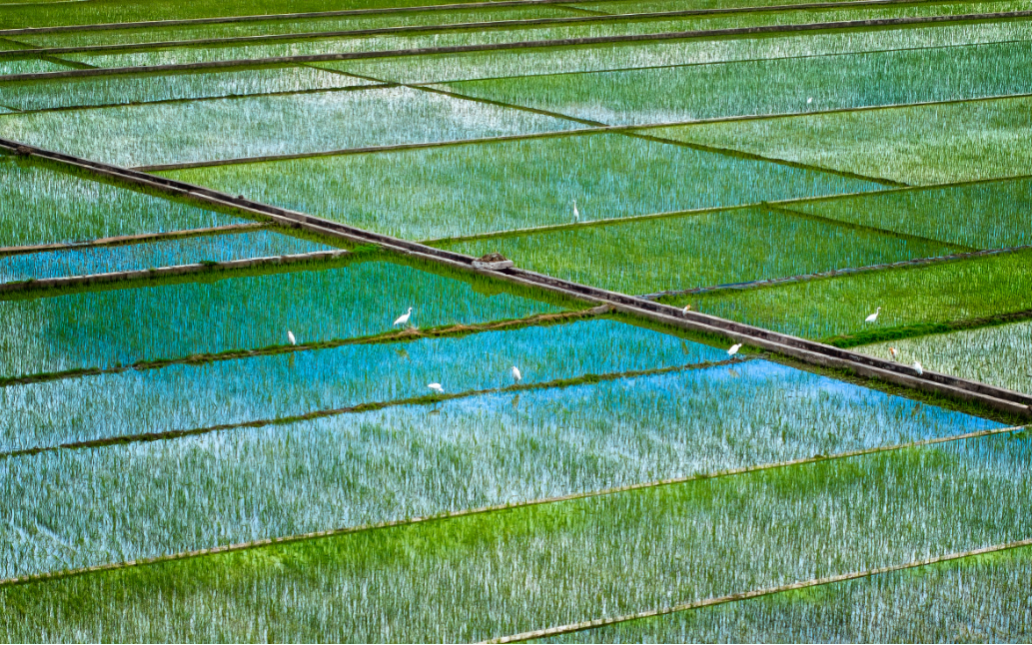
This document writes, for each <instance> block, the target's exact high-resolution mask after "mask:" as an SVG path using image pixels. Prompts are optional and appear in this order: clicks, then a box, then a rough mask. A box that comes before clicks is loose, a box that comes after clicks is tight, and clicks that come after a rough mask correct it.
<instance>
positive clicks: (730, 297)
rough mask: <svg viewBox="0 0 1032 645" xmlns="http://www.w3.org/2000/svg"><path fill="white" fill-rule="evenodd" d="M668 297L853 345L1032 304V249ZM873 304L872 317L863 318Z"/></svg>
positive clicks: (771, 326) (721, 313) (717, 312)
mask: <svg viewBox="0 0 1032 645" xmlns="http://www.w3.org/2000/svg"><path fill="white" fill-rule="evenodd" d="M669 302H671V303H673V304H676V305H678V306H683V305H685V304H692V305H693V306H694V308H695V309H698V310H700V311H704V312H706V313H710V314H714V315H717V316H721V317H724V318H731V319H733V320H739V321H742V322H748V323H749V324H753V325H758V326H760V327H765V328H767V329H775V330H777V331H781V332H785V333H788V334H793V335H796V336H803V337H806V338H815V339H821V338H829V339H830V338H832V337H839V340H840V341H842V342H845V343H846V344H849V345H856V344H862V343H863V342H865V341H866V342H874V341H876V340H879V338H880V337H883V336H885V335H888V336H890V337H898V336H899V335H900V334H902V335H920V334H922V333H927V332H926V331H922V326H924V325H934V324H936V323H946V322H956V321H972V320H979V319H983V318H986V317H991V316H995V315H998V314H1008V313H1013V312H1019V311H1024V310H1026V309H1030V308H1032V252H1028V251H1025V252H1017V253H1008V254H1004V255H998V256H990V257H982V258H974V259H969V260H960V261H954V262H946V263H942V264H934V265H930V266H922V267H914V268H907V269H892V270H886V271H876V272H871V273H862V274H858V275H850V276H843V277H838V278H827V279H820V280H811V281H806V282H797V283H792V284H786V285H780V286H776V287H766V288H761V289H748V290H743V291H732V290H728V291H721V292H715V293H711V294H702V295H697V296H681V297H677V298H671V299H669ZM877 307H881V313H880V315H879V317H878V319H877V321H876V322H873V323H867V322H865V319H866V317H867V316H868V315H869V314H871V313H873V312H874V311H875V309H876V308H877ZM843 336H848V337H849V338H841V337H843Z"/></svg>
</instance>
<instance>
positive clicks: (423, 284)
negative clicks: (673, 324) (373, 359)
mask: <svg viewBox="0 0 1032 645" xmlns="http://www.w3.org/2000/svg"><path fill="white" fill-rule="evenodd" d="M374 260H375V258H374V259H371V260H365V261H359V260H358V259H355V260H353V261H351V264H350V265H348V266H339V265H338V266H337V267H336V268H328V269H324V270H303V269H299V270H295V271H291V272H286V273H264V274H261V273H259V274H256V275H254V274H252V275H246V274H245V275H237V274H234V273H226V274H220V273H213V274H211V275H210V276H209V277H208V278H207V279H205V278H204V277H203V275H202V276H192V277H190V278H188V280H189V281H185V280H179V281H165V282H158V283H154V284H146V283H144V284H134V283H130V284H127V285H125V286H121V287H117V286H116V287H115V288H108V289H101V290H89V291H81V292H72V293H63V294H62V293H60V292H59V293H58V294H56V295H52V296H50V295H48V294H46V293H44V294H43V297H39V296H35V297H26V296H20V297H10V298H9V299H6V300H0V316H2V318H3V319H4V320H6V321H8V322H9V324H10V325H11V326H12V328H14V329H21V330H34V333H21V334H16V335H5V336H4V337H3V340H2V341H0V343H2V345H0V349H2V350H3V351H0V374H3V375H5V376H17V375H19V374H38V373H41V372H44V373H45V372H54V371H62V370H69V369H78V368H84V367H101V368H104V367H112V366H115V365H129V364H133V363H135V362H137V361H140V360H155V359H172V358H182V357H184V356H189V355H192V354H207V353H215V352H221V351H227V350H233V349H239V350H247V349H257V348H262V347H268V346H271V345H285V344H287V336H286V333H287V331H288V330H293V331H294V332H295V334H297V333H301V331H302V330H303V331H304V334H303V336H302V337H303V338H306V339H307V341H308V342H319V341H330V340H334V339H346V338H352V337H356V336H366V335H371V334H377V333H381V332H386V331H390V330H391V329H392V327H391V322H392V321H394V320H395V318H396V317H397V316H398V315H399V314H402V313H404V312H405V309H406V308H407V307H413V308H414V309H415V311H414V314H413V318H412V320H411V322H412V323H413V324H415V325H418V326H420V327H433V326H437V325H443V324H461V323H472V322H486V321H491V320H501V319H510V318H523V317H526V316H528V315H530V314H535V313H546V312H554V311H556V310H557V307H555V306H553V305H550V304H546V303H543V302H538V301H533V300H529V299H527V298H525V297H522V296H517V295H513V294H511V293H507V292H504V291H499V290H497V287H494V289H495V290H494V291H490V290H489V289H491V287H492V286H493V285H488V284H485V283H480V282H477V281H475V280H474V281H471V282H465V281H462V280H457V279H452V278H449V277H444V276H441V275H437V274H434V273H429V272H425V271H420V270H417V269H414V268H410V267H408V266H404V265H398V264H392V263H390V262H385V261H374ZM481 285H483V286H481ZM313 294H318V297H313ZM395 329H397V328H395Z"/></svg>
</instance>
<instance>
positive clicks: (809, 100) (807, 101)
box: [806, 96, 813, 105]
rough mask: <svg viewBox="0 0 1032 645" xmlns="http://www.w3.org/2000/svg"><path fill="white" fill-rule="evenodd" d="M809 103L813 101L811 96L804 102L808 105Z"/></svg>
mask: <svg viewBox="0 0 1032 645" xmlns="http://www.w3.org/2000/svg"><path fill="white" fill-rule="evenodd" d="M811 103H813V97H812V96H811V97H810V98H808V99H806V104H807V105H809V104H811Z"/></svg>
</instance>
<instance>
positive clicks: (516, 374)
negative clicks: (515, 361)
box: [512, 365, 523, 383]
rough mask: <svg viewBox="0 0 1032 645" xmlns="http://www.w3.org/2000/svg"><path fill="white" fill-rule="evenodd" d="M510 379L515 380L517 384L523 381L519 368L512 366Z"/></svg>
mask: <svg viewBox="0 0 1032 645" xmlns="http://www.w3.org/2000/svg"><path fill="white" fill-rule="evenodd" d="M512 377H513V378H514V379H516V382H517V383H519V382H520V381H522V380H523V375H522V374H520V368H518V367H516V366H515V365H513V366H512Z"/></svg>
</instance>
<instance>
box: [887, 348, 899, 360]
mask: <svg viewBox="0 0 1032 645" xmlns="http://www.w3.org/2000/svg"><path fill="white" fill-rule="evenodd" d="M889 354H891V355H892V360H897V359H899V350H898V349H896V348H895V347H890V348H889Z"/></svg>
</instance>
